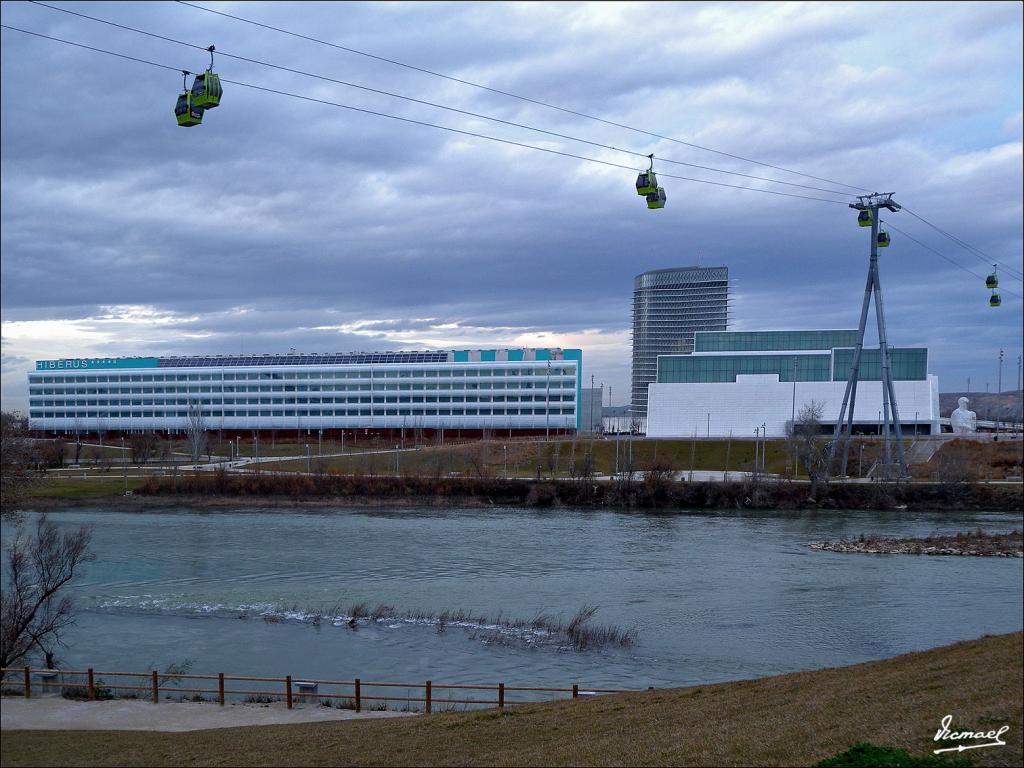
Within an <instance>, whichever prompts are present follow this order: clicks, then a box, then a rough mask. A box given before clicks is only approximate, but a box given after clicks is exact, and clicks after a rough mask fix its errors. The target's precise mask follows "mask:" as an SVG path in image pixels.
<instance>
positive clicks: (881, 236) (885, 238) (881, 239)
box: [875, 229, 889, 248]
mask: <svg viewBox="0 0 1024 768" xmlns="http://www.w3.org/2000/svg"><path fill="white" fill-rule="evenodd" d="M875 243H876V244H877V245H878V247H879V248H888V247H889V233H888V232H886V231H885V230H884V229H883V230H881V231H880V232H879V233H878V237H876V238H875Z"/></svg>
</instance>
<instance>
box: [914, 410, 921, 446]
mask: <svg viewBox="0 0 1024 768" xmlns="http://www.w3.org/2000/svg"><path fill="white" fill-rule="evenodd" d="M919 413H920V411H914V439H915V440H916V439H917V417H918V414H919Z"/></svg>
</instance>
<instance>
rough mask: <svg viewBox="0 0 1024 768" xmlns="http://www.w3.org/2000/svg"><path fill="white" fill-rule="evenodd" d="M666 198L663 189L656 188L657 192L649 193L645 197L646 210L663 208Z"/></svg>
mask: <svg viewBox="0 0 1024 768" xmlns="http://www.w3.org/2000/svg"><path fill="white" fill-rule="evenodd" d="M667 199H668V198H667V197H666V196H665V188H664V187H658V189H657V191H655V192H651V193H650V194H649V195H647V207H648V208H664V207H665V201H666V200H667Z"/></svg>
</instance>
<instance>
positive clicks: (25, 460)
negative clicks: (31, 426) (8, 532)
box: [0, 411, 39, 516]
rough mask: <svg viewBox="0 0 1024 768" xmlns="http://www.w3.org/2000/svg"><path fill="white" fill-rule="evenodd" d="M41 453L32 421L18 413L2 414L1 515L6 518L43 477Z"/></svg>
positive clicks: (0, 421)
mask: <svg viewBox="0 0 1024 768" xmlns="http://www.w3.org/2000/svg"><path fill="white" fill-rule="evenodd" d="M37 453H38V452H37V451H36V448H35V445H34V444H33V443H32V440H31V439H30V438H29V436H28V419H26V418H25V417H24V416H22V415H21V414H20V413H17V412H9V411H4V412H3V413H0V512H2V513H3V514H4V515H5V516H6V515H13V514H14V513H15V511H16V510H17V508H18V506H19V505H20V504H21V502H22V501H23V500H24V498H25V492H26V491H27V490H28V489H29V487H31V485H32V483H34V482H35V481H36V479H37V478H38V477H39V472H38V471H37V469H36V467H37V466H38V464H39V457H38V455H37Z"/></svg>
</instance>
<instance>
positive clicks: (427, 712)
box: [423, 680, 430, 715]
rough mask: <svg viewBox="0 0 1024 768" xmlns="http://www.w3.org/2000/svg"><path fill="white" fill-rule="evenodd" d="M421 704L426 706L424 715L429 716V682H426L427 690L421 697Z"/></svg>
mask: <svg viewBox="0 0 1024 768" xmlns="http://www.w3.org/2000/svg"><path fill="white" fill-rule="evenodd" d="M423 703H424V704H425V705H426V706H425V707H424V711H425V713H426V714H428V715H429V714H430V681H429V680H427V690H426V692H425V694H424V696H423Z"/></svg>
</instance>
